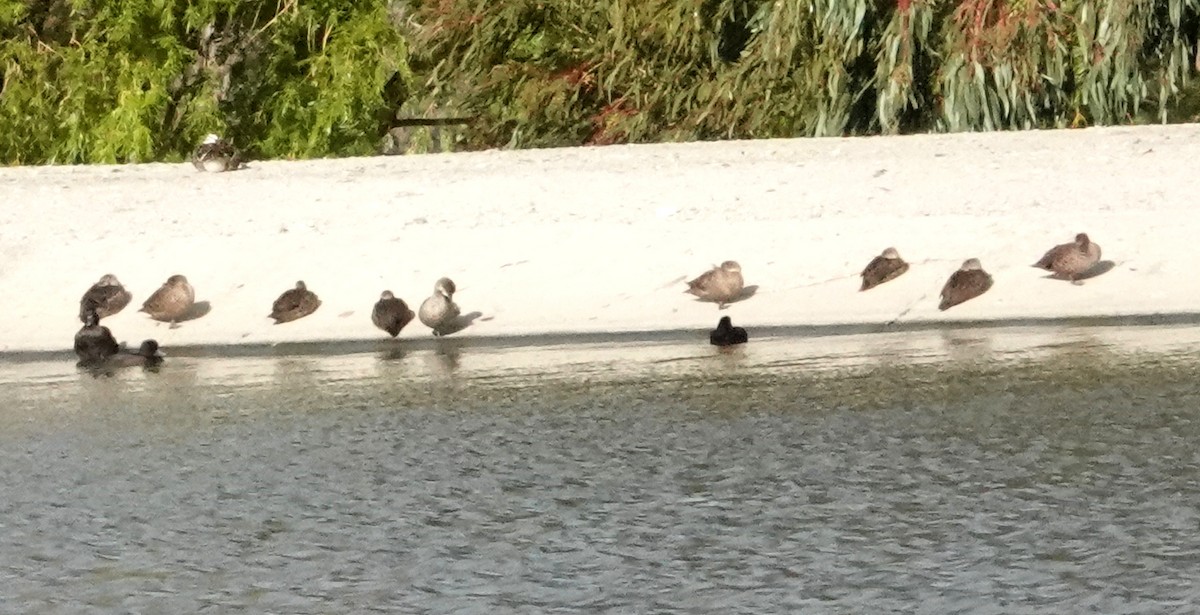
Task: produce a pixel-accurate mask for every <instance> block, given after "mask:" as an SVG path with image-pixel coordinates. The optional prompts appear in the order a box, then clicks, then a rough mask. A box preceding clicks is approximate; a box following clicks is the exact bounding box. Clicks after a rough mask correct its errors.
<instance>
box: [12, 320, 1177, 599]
mask: <svg viewBox="0 0 1200 615" xmlns="http://www.w3.org/2000/svg"><path fill="white" fill-rule="evenodd" d="M698 340H699V341H698V342H697V343H695V344H685V343H679V342H670V343H664V342H654V343H624V342H622V343H618V344H603V343H597V344H589V345H579V346H564V347H528V346H517V347H497V346H487V347H481V346H476V345H472V342H471V341H470V340H455V339H453V338H449V339H444V340H437V341H436V343H426V344H421V345H407V346H406V345H405V343H404V342H400V343H396V344H388V345H386V346H382V347H381V348H380V349H379V350H378V351H377V352H372V353H359V354H350V355H338V356H319V355H316V354H313V353H300V354H290V353H286V352H282V351H281V352H279V353H278V354H277V355H275V356H221V354H222V353H221V352H220V350H219V349H213V350H212V351H211V352H208V353H204V352H198V353H194V356H183V357H180V356H176V355H174V354H173V355H172V357H171V358H169V359H168V363H167V365H166V366H164V367H163V369H162V370H161V372H160V373H157V374H151V373H143V372H140V371H138V370H126V371H123V372H121V373H119V374H117V375H115V376H113V377H111V378H92V377H89V376H87V375H84V374H80V373H78V372H76V371H75V370H74V368H73V367H72V365H71V361H70V360H69V359H68V358H66V357H64V358H63V360H62V361H35V362H9V363H3V364H0V399H2V400H3V401H4V402H6V403H4V404H2V409H0V472H3V482H2V483H0V484H2V485H3V492H2V493H0V527H2V528H3V532H0V571H2V572H0V601H3V602H4V603H5V604H6V605H8V604H13V605H20V608H19V609H18V610H17V611H16V612H24V613H59V612H62V613H81V612H87V613H97V612H122V613H124V612H171V613H182V612H203V611H205V610H207V611H210V612H218V613H223V612H286V613H329V612H338V613H349V612H364V611H371V610H380V611H383V610H395V611H400V612H513V613H527V612H539V611H582V612H596V611H612V612H621V613H630V612H688V613H763V612H804V613H847V612H864V613H865V612H870V613H882V612H896V611H903V612H930V613H948V612H972V613H975V612H983V613H989V612H993V613H1012V612H1026V611H1037V612H1105V613H1112V612H1133V611H1136V612H1187V611H1188V610H1189V609H1190V608H1192V607H1191V605H1192V604H1194V603H1195V602H1196V600H1197V598H1200V596H1197V590H1196V589H1194V582H1193V576H1194V574H1193V572H1192V571H1193V570H1194V569H1195V567H1196V565H1197V563H1198V560H1200V532H1198V531H1197V530H1198V529H1200V488H1198V484H1200V473H1198V471H1197V470H1198V467H1200V453H1197V452H1196V451H1197V447H1196V446H1195V443H1196V442H1197V441H1200V420H1198V419H1200V416H1198V415H1200V386H1198V385H1197V384H1196V376H1195V374H1196V373H1197V361H1196V356H1197V350H1198V349H1200V328H1187V327H1184V328H1159V327H1142V328H1111V327H1110V328H1033V329H1019V330H982V329H979V330H975V329H961V330H953V331H944V332H943V331H924V332H912V333H902V334H889V335H847V336H832V337H823V338H793V337H779V338H773V339H755V340H751V343H750V344H749V345H747V346H746V347H745V348H743V349H739V350H737V351H735V352H726V353H720V352H716V351H715V350H714V349H712V348H710V347H708V346H707V345H705V344H703V339H702V336H701V337H699V338H698Z"/></svg>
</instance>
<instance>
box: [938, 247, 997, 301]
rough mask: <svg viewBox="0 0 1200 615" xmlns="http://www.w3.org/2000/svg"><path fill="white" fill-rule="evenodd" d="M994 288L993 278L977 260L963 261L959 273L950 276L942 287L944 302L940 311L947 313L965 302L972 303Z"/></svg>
mask: <svg viewBox="0 0 1200 615" xmlns="http://www.w3.org/2000/svg"><path fill="white" fill-rule="evenodd" d="M991 287H992V276H991V275H989V274H988V272H986V271H984V270H983V265H982V264H980V262H979V259H977V258H968V259H967V260H965V261H963V264H962V266H961V267H959V268H958V271H955V272H954V273H953V274H951V275H950V279H949V280H947V281H946V285H945V286H943V287H942V302H941V303H940V304H938V309H939V310H942V311H945V310H948V309H950V308H952V307H954V306H956V305H958V304H960V303H963V302H964V301H970V300H971V299H974V298H975V297H978V296H979V295H982V294H983V293H985V292H987V291H988V289H989V288H991Z"/></svg>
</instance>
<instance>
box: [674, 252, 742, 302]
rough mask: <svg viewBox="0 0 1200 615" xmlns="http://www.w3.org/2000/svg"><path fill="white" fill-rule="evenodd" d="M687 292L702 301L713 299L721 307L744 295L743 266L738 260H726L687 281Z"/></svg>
mask: <svg viewBox="0 0 1200 615" xmlns="http://www.w3.org/2000/svg"><path fill="white" fill-rule="evenodd" d="M687 285H688V289H687V290H685V291H683V292H685V293H690V294H693V295H695V296H697V297H699V298H700V300H702V301H712V302H713V303H716V304H717V307H718V308H720V309H722V310H723V309H725V307H726V306H727V305H728V304H730V303H732V302H734V301H736V300H737V299H738V297H741V296H742V266H741V265H739V264H737V262H736V261H725V262H723V263H721V265H720V266H719V267H713V268H712V269H709V270H708V271H705V272H704V273H702V274H700V276H699V277H697V278H696V279H694V280H692V281H690V282H688V283H687Z"/></svg>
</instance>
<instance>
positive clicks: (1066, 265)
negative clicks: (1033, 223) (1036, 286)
mask: <svg viewBox="0 0 1200 615" xmlns="http://www.w3.org/2000/svg"><path fill="white" fill-rule="evenodd" d="M1098 262H1100V245H1099V244H1096V243H1093V242H1092V241H1091V239H1089V238H1088V236H1087V233H1080V234H1078V235H1076V236H1075V241H1073V242H1071V243H1064V244H1060V245H1057V246H1054V247H1053V248H1050V250H1049V251H1048V252H1046V254H1045V255H1044V256H1042V259H1041V260H1039V261H1038V262H1036V263H1034V264H1033V266H1034V267H1037V268H1038V269H1045V270H1046V271H1053V272H1054V275H1055V276H1057V277H1060V278H1065V279H1068V280H1071V282H1072V283H1075V284H1080V283H1081V282H1080V281H1079V276H1081V275H1083V274H1084V273H1087V271H1089V270H1090V269H1091V268H1092V267H1095V266H1096V263H1098Z"/></svg>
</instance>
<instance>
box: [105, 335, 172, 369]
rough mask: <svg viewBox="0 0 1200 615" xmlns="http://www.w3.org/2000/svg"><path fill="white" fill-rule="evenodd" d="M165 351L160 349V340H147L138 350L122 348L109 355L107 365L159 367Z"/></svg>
mask: <svg viewBox="0 0 1200 615" xmlns="http://www.w3.org/2000/svg"><path fill="white" fill-rule="evenodd" d="M162 362H163V353H162V352H161V351H160V350H159V349H158V342H156V341H154V340H145V341H143V342H142V344H141V346H138V349H137V350H133V351H129V350H124V349H122V350H121V352H118V353H116V354H114V355H113V356H111V357H109V358H108V360H107V361H106V362H105V365H107V366H110V367H158V366H159V365H162Z"/></svg>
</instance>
